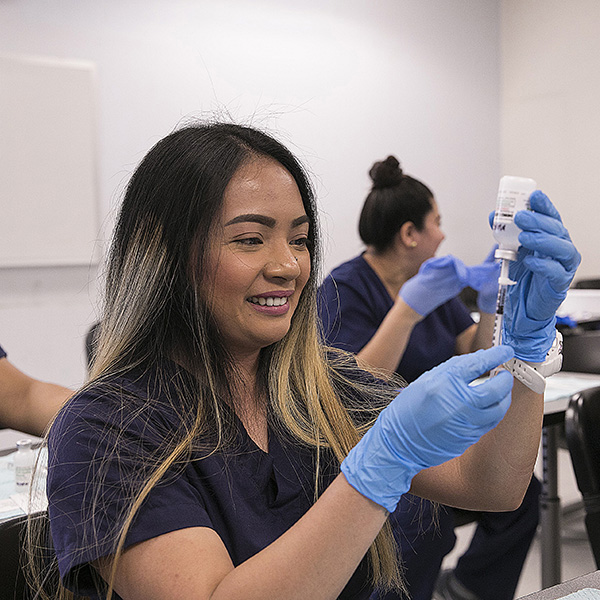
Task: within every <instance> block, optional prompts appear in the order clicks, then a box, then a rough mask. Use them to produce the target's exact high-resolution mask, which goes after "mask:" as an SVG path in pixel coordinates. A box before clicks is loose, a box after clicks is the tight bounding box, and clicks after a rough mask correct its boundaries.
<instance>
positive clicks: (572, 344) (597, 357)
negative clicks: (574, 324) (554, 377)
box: [562, 330, 600, 373]
mask: <svg viewBox="0 0 600 600" xmlns="http://www.w3.org/2000/svg"><path fill="white" fill-rule="evenodd" d="M562 370H563V371H574V372H576V373H600V330H592V331H583V332H578V333H568V332H563V364H562Z"/></svg>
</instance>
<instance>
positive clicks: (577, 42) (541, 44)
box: [502, 0, 600, 278]
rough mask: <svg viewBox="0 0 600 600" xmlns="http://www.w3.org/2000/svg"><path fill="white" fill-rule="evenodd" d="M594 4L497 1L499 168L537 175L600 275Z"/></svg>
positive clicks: (599, 50) (599, 5)
mask: <svg viewBox="0 0 600 600" xmlns="http://www.w3.org/2000/svg"><path fill="white" fill-rule="evenodd" d="M598 57H600V2H598V1H597V0H569V1H568V2H564V0H563V1H561V0H528V1H527V2H523V0H503V6H502V65H503V70H502V81H503V102H502V106H503V113H502V114H503V120H502V123H503V124H502V157H503V160H502V164H503V171H504V172H506V173H510V174H513V175H524V176H527V177H533V178H534V179H536V181H537V183H538V186H539V187H541V188H542V189H543V190H544V191H546V193H548V195H549V196H550V197H551V198H552V200H553V202H554V203H555V204H556V205H557V206H558V208H559V210H560V212H561V214H562V216H563V220H564V222H565V223H566V225H567V226H568V228H569V230H570V232H571V236H572V238H573V240H574V242H575V243H576V245H577V247H578V248H579V250H580V252H581V254H582V257H583V261H582V263H581V266H580V268H579V270H578V273H577V278H584V277H595V278H597V277H600V243H599V242H598V239H599V232H600V210H599V207H600V202H599V200H600V168H599V166H600V165H599V160H600V109H599V107H600V61H599V58H598Z"/></svg>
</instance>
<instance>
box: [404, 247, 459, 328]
mask: <svg viewBox="0 0 600 600" xmlns="http://www.w3.org/2000/svg"><path fill="white" fill-rule="evenodd" d="M467 275H468V273H467V266H466V265H465V264H464V263H463V262H462V261H461V260H459V259H458V258H456V257H455V256H452V255H451V254H448V256H440V257H439V258H438V257H434V258H430V259H429V260H426V261H425V262H424V263H423V264H422V265H421V268H420V269H419V272H418V273H417V274H416V275H415V276H414V277H411V278H410V279H409V280H408V281H407V282H406V283H405V284H404V285H403V286H402V288H401V289H400V297H401V298H402V300H404V302H406V304H408V305H409V306H410V307H411V308H412V309H413V310H414V311H415V312H418V313H419V314H420V315H421V316H422V317H426V316H427V315H428V314H429V313H430V312H432V311H433V310H435V309H436V308H437V307H438V306H441V305H442V304H444V302H448V300H450V299H451V298H454V297H455V296H457V295H458V294H459V293H460V292H461V290H463V289H464V288H465V287H466V286H467V285H468V277H467Z"/></svg>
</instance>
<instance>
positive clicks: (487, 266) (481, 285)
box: [467, 244, 500, 314]
mask: <svg viewBox="0 0 600 600" xmlns="http://www.w3.org/2000/svg"><path fill="white" fill-rule="evenodd" d="M497 247H498V245H497V244H496V245H495V246H493V248H492V249H491V250H490V252H489V254H488V255H487V256H486V257H485V260H484V261H483V262H482V263H481V264H479V265H475V266H473V267H467V278H468V282H469V283H468V285H469V286H470V287H472V288H473V289H474V290H477V292H478V294H477V306H478V307H479V310H480V311H481V312H484V313H489V314H493V313H495V312H496V300H497V298H498V277H499V276H500V263H499V262H498V261H496V259H495V258H494V253H495V252H496V248H497Z"/></svg>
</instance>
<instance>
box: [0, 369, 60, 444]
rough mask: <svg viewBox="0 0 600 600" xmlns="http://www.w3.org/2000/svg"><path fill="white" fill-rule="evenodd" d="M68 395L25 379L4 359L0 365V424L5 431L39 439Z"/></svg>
mask: <svg viewBox="0 0 600 600" xmlns="http://www.w3.org/2000/svg"><path fill="white" fill-rule="evenodd" d="M71 393H72V392H71V390H69V389H67V388H64V387H62V386H60V385H55V384H52V383H45V382H42V381H38V380H36V379H33V378H32V377H29V376H28V375H25V373H23V372H22V371H20V370H19V369H17V368H16V367H15V366H13V365H12V364H11V363H9V362H8V361H7V360H6V359H2V360H1V361H0V423H2V425H3V426H5V427H10V428H12V429H18V430H19V431H24V432H26V433H29V434H33V435H42V434H43V432H44V430H45V429H46V427H47V425H48V423H49V422H50V421H51V419H52V418H53V417H54V415H55V414H56V412H57V411H58V409H59V408H60V407H61V406H62V404H63V403H64V402H65V400H66V399H67V398H68V397H69V395H70V394H71Z"/></svg>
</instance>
